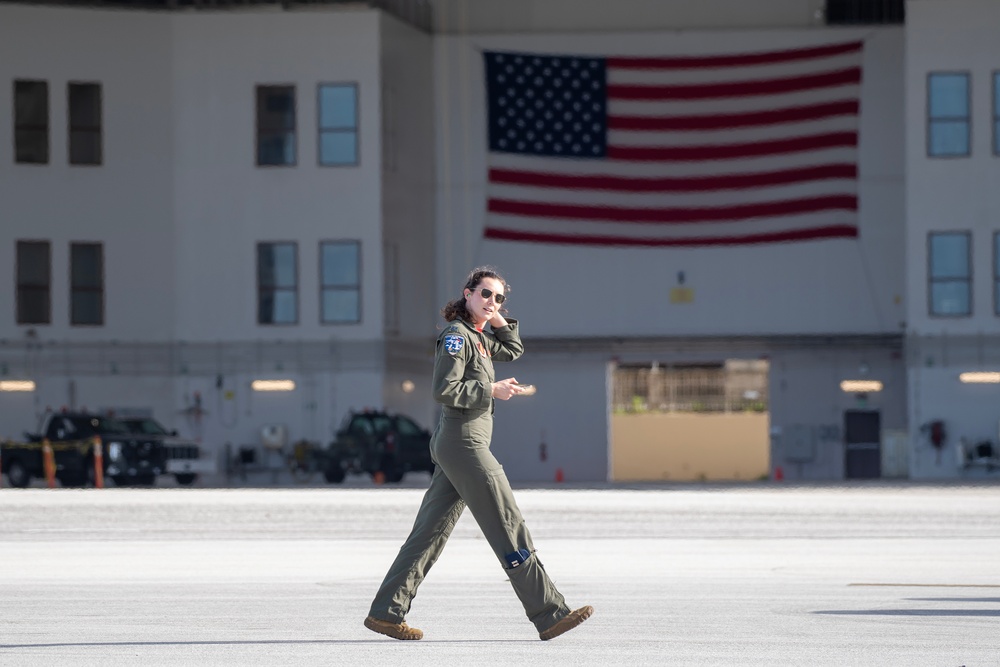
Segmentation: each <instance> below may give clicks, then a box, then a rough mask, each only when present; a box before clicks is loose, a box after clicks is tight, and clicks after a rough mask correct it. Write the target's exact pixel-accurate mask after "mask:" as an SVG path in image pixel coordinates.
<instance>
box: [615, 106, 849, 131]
mask: <svg viewBox="0 0 1000 667" xmlns="http://www.w3.org/2000/svg"><path fill="white" fill-rule="evenodd" d="M858 107H859V105H858V101H857V100H841V101H838V102H825V103H822V104H811V105H808V106H801V107H789V108H786V109H772V110H769V111H749V112H744V113H734V114H714V115H711V116H659V117H656V116H608V129H611V130H635V131H647V130H722V129H728V128H734V127H756V126H763V125H779V124H782V123H798V122H803V121H808V120H820V119H822V118H834V117H837V116H857V115H858Z"/></svg>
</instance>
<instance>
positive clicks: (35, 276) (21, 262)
mask: <svg viewBox="0 0 1000 667" xmlns="http://www.w3.org/2000/svg"><path fill="white" fill-rule="evenodd" d="M50 262H51V248H50V246H49V244H48V242H35V241H18V243H17V283H18V285H32V286H36V287H37V286H45V287H48V286H49V281H50V276H51V264H50Z"/></svg>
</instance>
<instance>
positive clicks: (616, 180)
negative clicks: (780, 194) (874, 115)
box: [489, 164, 858, 192]
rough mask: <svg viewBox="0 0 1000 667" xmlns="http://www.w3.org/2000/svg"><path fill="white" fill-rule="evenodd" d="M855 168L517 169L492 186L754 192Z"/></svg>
mask: <svg viewBox="0 0 1000 667" xmlns="http://www.w3.org/2000/svg"><path fill="white" fill-rule="evenodd" d="M857 175H858V168H857V165H854V164H824V165H818V166H815V167H796V168H792V169H780V170H777V171H763V172H757V173H747V174H720V175H718V176H689V177H685V178H666V177H664V178H640V177H634V178H633V177H625V176H606V175H601V174H590V175H569V174H553V173H547V172H542V171H519V170H516V169H498V168H494V169H490V171H489V180H490V183H495V184H503V185H526V186H530V187H536V188H559V189H564V190H607V191H612V192H710V191H713V190H747V189H751V188H763V187H772V186H778V185H790V184H792V183H807V182H811V181H826V180H834V179H854V178H857Z"/></svg>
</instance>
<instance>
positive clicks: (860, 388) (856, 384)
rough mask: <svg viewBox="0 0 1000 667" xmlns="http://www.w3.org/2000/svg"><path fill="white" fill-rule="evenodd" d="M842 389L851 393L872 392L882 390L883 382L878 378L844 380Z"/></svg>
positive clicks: (841, 384) (841, 385)
mask: <svg viewBox="0 0 1000 667" xmlns="http://www.w3.org/2000/svg"><path fill="white" fill-rule="evenodd" d="M840 390H841V391H844V392H847V393H849V394H872V393H875V392H877V391H882V383H881V382H879V381H878V380H844V381H843V382H841V383H840Z"/></svg>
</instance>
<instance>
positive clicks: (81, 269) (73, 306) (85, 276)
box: [69, 243, 104, 325]
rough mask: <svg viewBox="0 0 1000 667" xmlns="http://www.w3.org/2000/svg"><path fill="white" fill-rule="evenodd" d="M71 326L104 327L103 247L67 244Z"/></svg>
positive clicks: (93, 244)
mask: <svg viewBox="0 0 1000 667" xmlns="http://www.w3.org/2000/svg"><path fill="white" fill-rule="evenodd" d="M69 250H70V255H69V272H70V294H69V299H70V308H69V317H70V324H81V325H102V324H104V246H103V244H101V243H72V244H70V248H69Z"/></svg>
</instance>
